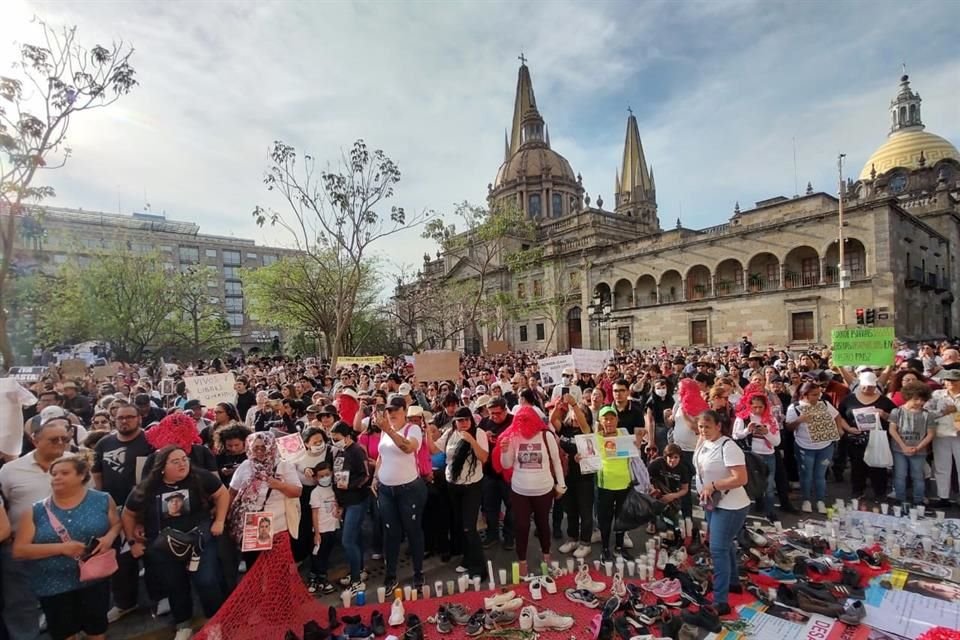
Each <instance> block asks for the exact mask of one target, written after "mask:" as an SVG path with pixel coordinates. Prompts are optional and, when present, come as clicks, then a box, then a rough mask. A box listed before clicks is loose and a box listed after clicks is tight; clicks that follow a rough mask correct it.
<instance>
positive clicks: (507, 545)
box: [503, 538, 517, 551]
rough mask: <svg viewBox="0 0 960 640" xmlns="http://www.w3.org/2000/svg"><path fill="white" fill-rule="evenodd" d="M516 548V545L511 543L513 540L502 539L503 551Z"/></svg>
mask: <svg viewBox="0 0 960 640" xmlns="http://www.w3.org/2000/svg"><path fill="white" fill-rule="evenodd" d="M516 548H517V547H516V545H515V544H514V543H513V538H510V539H509V540H508V539H506V538H504V539H503V550H504V551H513V550H514V549H516Z"/></svg>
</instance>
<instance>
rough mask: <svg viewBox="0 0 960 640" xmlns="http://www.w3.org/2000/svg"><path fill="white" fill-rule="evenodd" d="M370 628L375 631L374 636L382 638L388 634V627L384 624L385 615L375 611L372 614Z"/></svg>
mask: <svg viewBox="0 0 960 640" xmlns="http://www.w3.org/2000/svg"><path fill="white" fill-rule="evenodd" d="M370 628H371V629H373V635H375V636H382V635H385V634H386V633H387V626H386V625H385V624H384V622H383V614H382V613H380V612H379V611H374V612H373V613H371V614H370Z"/></svg>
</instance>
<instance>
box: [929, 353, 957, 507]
mask: <svg viewBox="0 0 960 640" xmlns="http://www.w3.org/2000/svg"><path fill="white" fill-rule="evenodd" d="M940 381H941V382H943V386H944V388H943V389H940V390H937V391H934V392H933V397H932V398H931V400H930V403H929V404H928V405H927V407H926V408H927V409H932V410H934V411H943V410H944V409H945V408H946V407H947V405H950V404H952V405H953V406H955V407H957V408H958V409H960V369H945V370H943V371H941V372H940ZM957 415H958V414H956V413H953V414H950V415H947V416H943V417H942V418H940V419H938V420H937V429H936V432H935V434H934V438H933V470H934V476H935V477H936V480H937V502H936V506H937V507H939V508H941V509H945V508H947V507H952V506H953V503H952V502H950V485H951V484H952V482H953V475H954V473H953V465H954V464H956V466H957V469H958V473H960V423H958V422H956V421H955V420H954V417H955V416H957Z"/></svg>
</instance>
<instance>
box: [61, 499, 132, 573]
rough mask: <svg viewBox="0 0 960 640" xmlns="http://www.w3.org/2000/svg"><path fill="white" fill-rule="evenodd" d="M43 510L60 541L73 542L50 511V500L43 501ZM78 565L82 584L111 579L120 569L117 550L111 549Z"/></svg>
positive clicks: (79, 562) (78, 562)
mask: <svg viewBox="0 0 960 640" xmlns="http://www.w3.org/2000/svg"><path fill="white" fill-rule="evenodd" d="M43 508H44V509H46V511H47V519H49V520H50V526H51V527H53V530H54V531H55V532H56V533H57V535H58V536H60V540H62V541H63V542H73V538H71V537H70V534H69V533H67V530H66V529H65V528H64V526H63V525H62V524H60V520H59V519H58V518H57V516H55V515H53V510H52V509H50V498H47V499H46V500H44V501H43ZM77 565H79V567H80V582H93V581H94V580H102V579H104V578H109V577H110V576H112V575H113V574H114V573H116V572H117V569H118V568H119V567H118V566H117V550H116V549H112V548H111V549H108V550H106V551H104V552H103V553H98V554H97V555H95V556H90V557H89V558H87V559H86V560H82V559H81V560H77Z"/></svg>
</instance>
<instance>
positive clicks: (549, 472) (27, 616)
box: [0, 338, 960, 640]
mask: <svg viewBox="0 0 960 640" xmlns="http://www.w3.org/2000/svg"><path fill="white" fill-rule="evenodd" d="M543 355H544V354H536V353H529V352H516V353H508V354H502V355H495V356H493V355H491V356H466V355H465V356H463V357H462V359H461V370H460V373H459V376H458V377H457V379H454V380H446V381H423V380H419V379H418V378H417V375H416V370H415V369H414V368H413V366H412V365H410V364H408V363H407V362H406V361H405V360H404V359H402V358H400V359H392V358H389V357H388V358H385V359H384V361H383V362H382V363H381V364H376V365H366V366H362V367H361V366H356V365H354V366H341V367H337V366H336V365H332V366H331V365H330V364H329V363H325V362H322V361H318V360H315V359H311V358H306V359H303V358H286V357H282V356H275V357H269V358H268V357H263V358H248V359H246V360H245V359H242V358H239V359H232V360H220V359H216V360H213V361H211V362H197V363H190V364H186V363H184V364H182V365H181V364H176V363H165V364H164V365H163V366H162V367H158V368H157V369H156V370H154V369H152V368H146V369H141V368H139V367H137V368H134V367H124V368H122V369H121V370H120V371H119V373H118V374H117V375H116V376H115V377H113V378H111V379H110V380H94V379H93V378H92V376H90V375H87V376H81V377H78V378H76V379H59V378H58V377H57V376H50V377H46V378H44V379H41V380H39V381H38V382H36V383H34V384H31V385H28V386H29V389H21V390H20V391H19V392H17V393H8V394H7V397H6V398H5V399H4V400H5V401H6V402H8V403H14V404H16V405H18V406H22V407H23V414H24V422H23V425H24V435H23V439H22V448H21V451H19V452H4V463H3V466H2V467H0V492H2V496H3V508H2V509H0V538H2V539H4V540H7V541H8V543H7V544H3V545H2V546H0V550H2V553H0V575H2V595H3V625H0V629H3V631H5V632H6V634H7V637H9V638H13V639H15V640H33V638H35V637H36V636H37V633H38V631H39V628H40V625H41V624H44V625H45V626H46V629H47V631H48V633H49V634H50V636H51V637H52V638H54V640H59V639H61V638H72V637H74V636H75V635H77V634H79V633H81V632H82V633H84V634H86V637H88V638H103V637H105V633H106V629H107V625H108V624H109V623H111V622H115V621H116V620H119V619H120V618H122V617H123V616H125V615H127V614H128V613H130V612H132V611H134V610H136V609H137V607H138V603H139V602H140V592H139V588H140V584H141V578H140V576H141V568H142V569H143V580H142V583H143V585H144V586H145V588H146V594H147V599H148V600H149V601H150V602H151V603H152V607H153V612H154V614H155V615H164V614H166V613H167V612H169V614H170V615H171V618H172V621H173V623H174V625H175V626H176V640H185V639H187V638H189V637H190V635H191V633H192V632H191V630H190V623H191V621H192V619H193V616H194V601H195V598H196V599H197V600H199V603H200V606H201V608H202V613H203V614H204V615H205V616H207V617H211V616H213V615H214V614H215V613H216V611H217V610H218V608H219V607H220V606H221V605H222V604H223V602H224V601H225V600H226V599H227V598H228V597H229V596H230V594H231V593H232V592H233V590H234V589H235V588H236V587H237V584H238V583H239V581H240V580H242V579H243V574H244V571H247V570H249V569H250V568H251V567H252V566H254V564H255V563H256V562H258V561H259V559H260V558H262V557H263V556H264V554H269V553H272V552H273V550H275V549H277V548H278V547H279V546H282V545H291V547H292V554H293V558H294V560H295V561H296V562H298V563H300V564H301V565H302V566H303V568H304V569H303V573H304V575H305V576H306V582H307V587H308V590H309V591H310V592H311V593H315V594H329V593H333V592H334V591H336V590H339V589H346V590H351V591H353V592H354V593H356V592H360V591H363V590H365V589H366V588H367V584H366V581H367V579H368V576H367V571H366V568H367V567H369V566H370V563H380V562H382V563H383V565H384V567H385V571H384V575H385V580H384V585H383V586H385V587H386V588H387V592H388V593H389V592H390V591H391V590H392V589H393V588H395V587H396V586H398V585H399V582H400V581H401V580H403V581H405V582H406V581H410V582H412V584H413V586H414V588H418V587H421V586H422V585H423V584H424V575H423V565H424V559H425V558H426V557H429V556H430V555H437V556H439V557H440V559H441V560H443V561H447V562H456V563H457V566H456V570H457V571H458V572H460V573H464V574H467V575H469V576H471V577H472V576H484V577H485V575H486V558H485V550H488V549H490V548H491V547H492V546H495V545H501V546H502V548H503V549H506V550H515V552H516V555H517V561H518V562H519V564H520V571H521V573H523V574H524V575H525V574H526V573H527V572H528V569H527V562H528V561H536V560H538V559H539V558H540V557H542V559H543V560H544V561H546V562H548V563H549V561H550V560H551V559H552V558H554V557H555V556H556V554H558V553H559V554H572V555H573V556H575V557H577V558H586V557H588V556H590V555H591V554H592V553H593V551H594V548H595V545H599V558H600V559H602V560H608V559H612V558H613V557H615V556H620V557H624V558H627V559H629V558H630V557H631V551H630V549H631V548H632V540H631V539H630V534H629V532H627V531H623V530H618V529H617V528H616V527H615V526H614V523H615V522H616V520H617V516H618V514H619V513H620V510H621V509H622V507H623V504H624V503H625V501H626V500H627V497H628V492H629V491H630V490H631V486H632V485H633V484H634V482H635V481H636V470H635V468H634V467H633V466H631V465H632V464H635V462H634V463H631V460H630V459H629V458H626V457H619V456H610V457H606V456H603V455H599V456H597V455H595V454H596V452H598V451H601V450H602V449H603V447H604V443H605V442H606V441H607V439H612V438H618V437H619V438H623V437H624V436H629V437H630V438H628V440H630V441H631V442H632V443H633V444H634V445H635V446H636V451H637V452H638V453H639V455H640V458H639V459H640V461H641V462H642V465H643V466H645V468H646V469H647V474H648V475H649V482H650V487H651V488H650V494H651V495H652V496H653V497H654V498H655V499H657V500H659V501H660V502H661V503H662V505H663V507H664V511H663V516H662V518H661V519H659V520H658V521H657V522H656V523H653V524H651V525H650V529H649V532H650V533H654V532H658V533H660V534H661V535H662V536H663V537H664V539H666V540H671V541H673V542H674V544H675V546H676V547H680V546H682V545H683V544H687V545H691V544H692V545H700V544H701V540H702V535H701V532H702V531H703V530H704V529H705V528H708V529H709V532H710V535H709V543H708V544H709V549H710V554H711V556H712V558H713V562H714V571H715V578H714V580H715V587H714V600H715V604H716V605H717V607H718V609H719V610H721V611H722V610H723V607H725V606H727V605H726V598H727V593H728V589H730V588H733V589H736V585H737V580H738V578H737V575H738V572H737V551H736V543H735V539H736V537H737V534H738V532H739V531H740V529H741V528H742V527H743V524H744V521H745V519H746V517H747V515H748V513H749V512H750V510H751V508H752V509H754V510H755V511H756V512H757V513H758V514H760V515H762V516H766V517H767V518H769V519H770V520H771V521H776V520H778V519H779V517H780V516H779V513H781V512H802V513H812V512H814V511H816V512H819V513H825V512H826V499H827V496H826V483H827V479H828V474H829V475H831V476H832V479H833V480H834V481H838V482H840V481H844V475H845V472H846V470H847V469H849V470H850V475H849V480H847V481H846V482H847V487H846V489H842V490H841V495H842V497H851V498H858V499H860V500H861V501H862V502H863V503H864V504H867V503H868V502H869V501H873V502H875V503H876V502H891V501H895V502H897V503H903V504H922V503H926V502H927V500H928V495H927V485H926V479H927V476H928V472H927V467H928V463H932V469H933V474H934V476H935V479H936V491H935V500H936V504H937V505H939V506H945V505H948V504H950V496H951V491H952V490H953V489H954V488H955V485H956V477H957V475H956V470H955V469H954V463H956V465H957V466H958V467H960V438H958V437H956V435H957V433H958V431H960V422H955V421H954V415H953V414H954V413H955V412H956V409H957V406H958V404H957V403H958V398H960V353H958V351H957V350H956V348H955V347H953V346H952V345H950V344H949V343H943V344H940V345H933V344H929V345H928V344H924V345H918V346H917V347H916V349H911V348H908V347H907V346H906V345H901V346H900V347H898V350H897V352H896V364H895V365H893V366H890V367H885V368H882V369H880V368H873V367H867V366H863V367H857V368H855V369H851V368H844V367H836V366H833V364H832V363H831V361H830V354H829V351H828V350H822V351H820V350H811V351H805V352H800V353H794V352H788V351H783V350H780V351H777V350H775V349H772V348H771V349H767V350H766V351H765V352H762V353H761V352H757V351H755V350H754V348H753V345H751V344H750V343H749V341H748V340H746V338H745V339H744V341H743V343H742V344H740V345H736V346H732V347H729V348H717V349H700V350H696V349H676V350H668V349H666V348H663V349H657V350H649V351H630V352H618V353H615V358H614V360H613V361H611V362H609V363H608V364H607V365H606V366H605V368H604V370H603V371H600V372H582V371H576V370H574V369H566V370H564V371H563V373H562V376H561V378H560V380H559V381H557V382H556V384H555V385H552V386H550V387H546V388H545V387H544V385H543V384H542V383H541V376H540V372H539V368H538V365H537V361H538V359H539V358H541V357H542V356H543ZM228 371H232V372H234V373H235V375H236V383H235V397H233V398H232V401H229V402H228V401H225V402H220V403H216V404H215V405H214V406H210V407H207V406H204V405H203V403H202V402H200V401H199V400H197V399H191V398H189V397H188V395H187V393H186V386H187V385H186V383H185V378H188V377H190V376H196V375H205V374H209V373H223V372H228ZM164 389H166V391H168V393H166V394H163V393H161V391H162V390H164ZM875 429H880V430H882V431H883V433H884V440H885V441H887V442H888V443H889V446H890V449H891V453H892V458H893V468H892V486H893V491H894V493H893V498H891V496H890V495H889V494H888V491H889V489H890V480H891V474H890V472H889V470H888V469H887V468H885V467H876V466H869V465H868V464H867V462H865V455H866V451H867V448H868V442H869V440H870V439H871V437H870V432H871V431H873V430H875ZM294 434H297V435H298V437H299V438H302V441H303V445H304V446H303V449H304V450H303V452H302V454H301V455H299V456H298V457H295V458H293V459H286V458H285V456H283V455H281V452H280V449H279V448H278V446H277V440H278V439H279V438H282V437H284V436H290V435H294ZM580 436H587V438H586V440H584V438H582V437H580ZM584 442H587V443H589V444H587V448H586V449H585V448H584V444H583V443H584ZM746 452H749V453H751V454H753V455H754V456H756V458H757V459H759V460H760V461H762V464H763V465H764V466H765V467H766V468H767V469H768V474H767V483H766V487H765V491H763V492H762V494H763V495H760V496H759V497H757V498H756V499H755V500H752V499H751V497H749V496H748V494H747V492H746V491H745V490H744V486H745V485H746V484H747V471H746V457H747V456H746ZM588 458H589V461H588V460H587V459H588ZM868 461H869V460H868ZM588 462H590V464H587V463H588ZM594 462H596V464H594ZM794 490H798V494H799V495H798V498H799V499H798V500H797V499H795V498H794V496H793V495H791V493H792V492H793V491H794ZM696 504H699V505H701V506H702V507H703V509H704V513H705V519H706V527H705V526H704V525H703V524H702V523H700V522H699V521H697V520H695V519H694V517H693V516H694V509H693V507H694V505H696ZM264 513H266V514H269V517H268V518H267V517H260V518H259V520H258V521H257V527H258V530H257V531H256V532H255V534H254V535H253V536H252V538H253V539H254V541H253V542H251V541H250V540H248V537H249V536H250V534H249V531H248V523H249V521H250V517H249V516H252V515H254V514H264ZM531 522H532V524H533V530H534V531H533V533H534V535H533V538H534V539H535V540H536V541H537V544H538V545H539V551H540V555H539V556H537V557H535V556H533V555H531V553H530V549H529V544H530V539H531ZM402 541H405V543H406V552H407V553H409V555H410V558H411V566H412V575H410V576H406V575H400V572H399V568H398V564H399V558H400V553H401V542H402ZM704 542H706V541H705V540H704ZM114 564H115V566H114ZM338 564H339V565H341V566H337V565H338ZM105 576H109V577H108V578H107V577H105ZM335 577H336V579H335ZM377 586H380V585H377ZM41 613H42V617H43V618H44V621H43V622H41ZM0 635H2V632H0Z"/></svg>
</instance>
